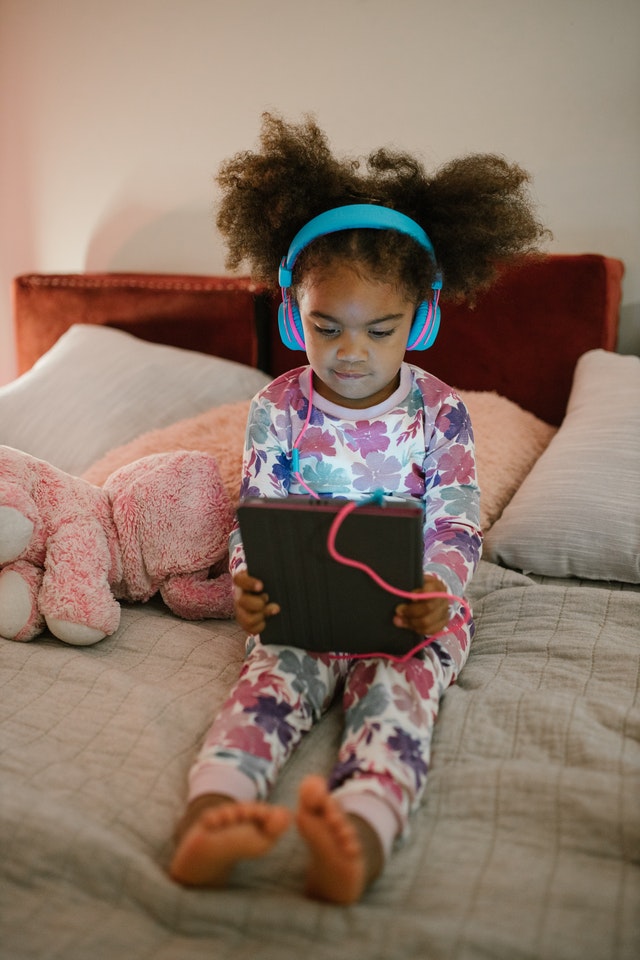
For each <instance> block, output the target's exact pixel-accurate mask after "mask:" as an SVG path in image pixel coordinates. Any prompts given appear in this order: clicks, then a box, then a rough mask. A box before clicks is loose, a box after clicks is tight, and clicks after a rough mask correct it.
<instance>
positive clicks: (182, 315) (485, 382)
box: [14, 254, 624, 424]
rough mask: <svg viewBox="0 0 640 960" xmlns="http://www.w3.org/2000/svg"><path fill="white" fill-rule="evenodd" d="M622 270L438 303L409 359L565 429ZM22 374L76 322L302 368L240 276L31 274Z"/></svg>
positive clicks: (517, 279)
mask: <svg viewBox="0 0 640 960" xmlns="http://www.w3.org/2000/svg"><path fill="white" fill-rule="evenodd" d="M623 272H624V267H623V264H622V262H621V261H619V260H614V259H611V258H608V257H603V256H600V255H597V254H583V255H575V256H574V255H553V256H547V257H543V258H541V259H535V260H531V261H529V262H527V263H525V264H524V265H522V266H520V267H518V268H511V269H509V270H507V271H505V272H504V273H503V275H502V276H501V278H500V280H499V281H498V282H497V283H496V284H495V285H494V286H493V287H492V288H491V290H489V291H488V292H487V293H485V294H484V295H483V296H482V297H480V298H479V300H478V302H477V304H476V307H475V309H473V310H470V309H469V308H468V307H464V306H460V305H454V304H449V303H446V301H444V302H443V304H442V324H441V327H440V333H439V335H438V339H437V341H436V343H435V345H434V346H433V347H432V348H431V349H430V350H428V351H426V352H419V353H411V354H408V359H410V360H411V362H413V363H417V364H418V365H420V366H423V367H425V368H427V369H429V370H430V371H432V372H433V373H435V374H436V375H437V376H439V377H441V378H442V379H443V380H445V381H446V382H447V383H450V384H452V385H453V386H455V387H457V388H459V389H465V390H495V391H497V392H498V393H500V394H502V395H503V396H506V397H509V399H511V400H514V401H515V402H516V403H518V404H519V405H520V406H522V407H524V408H525V409H526V410H531V411H532V412H533V413H535V414H536V415H537V416H539V417H541V418H542V419H544V420H546V421H547V422H549V423H554V424H558V423H560V421H561V420H562V417H563V415H564V411H565V408H566V403H567V398H568V396H569V391H570V389H571V380H572V376H573V370H574V367H575V364H576V361H577V359H578V357H579V356H581V354H583V353H584V352H585V351H586V350H590V349H593V348H595V347H601V348H603V349H605V350H614V349H615V346H616V340H617V331H618V309H619V305H620V300H621V295H622V289H621V281H622V275H623ZM14 306H15V312H14V316H15V331H16V341H17V346H18V362H19V369H20V371H21V372H22V371H24V370H27V369H28V368H29V367H30V366H31V365H32V364H33V363H34V362H35V360H36V359H37V358H38V357H39V356H40V355H41V354H42V353H44V352H45V351H46V350H48V349H49V347H51V346H52V345H53V343H55V341H56V340H57V339H58V337H59V336H60V335H61V334H62V333H63V332H64V331H65V330H66V329H67V328H68V327H69V326H71V324H72V323H96V324H107V325H110V326H114V327H119V328H120V329H124V330H129V331H130V332H132V333H135V334H136V335H137V336H140V337H142V338H144V339H148V340H152V341H155V342H160V343H169V344H172V345H174V346H181V347H187V348H189V349H193V350H201V351H203V352H205V353H213V354H217V355H219V356H224V357H228V358H230V359H233V360H237V361H239V362H242V363H248V364H251V365H253V366H261V367H262V368H263V369H265V370H267V371H268V372H269V373H271V374H273V375H274V376H275V375H277V374H278V373H281V372H282V371H284V370H287V369H289V368H290V367H292V366H297V365H298V364H300V363H304V361H305V358H304V354H302V353H297V352H292V351H290V350H287V349H286V347H284V346H283V345H282V343H281V342H280V339H279V337H278V334H277V318H276V314H277V303H276V302H275V301H274V300H273V299H271V298H269V297H268V296H266V295H265V294H264V292H263V291H262V290H261V289H260V288H259V287H258V286H257V285H256V284H254V283H252V282H251V281H250V280H248V279H247V278H231V277H198V276H185V275H169V274H144V273H138V274H135V273H134V274H67V275H53V274H30V275H26V276H21V277H17V278H16V280H15V283H14Z"/></svg>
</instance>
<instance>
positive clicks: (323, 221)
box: [278, 203, 442, 350]
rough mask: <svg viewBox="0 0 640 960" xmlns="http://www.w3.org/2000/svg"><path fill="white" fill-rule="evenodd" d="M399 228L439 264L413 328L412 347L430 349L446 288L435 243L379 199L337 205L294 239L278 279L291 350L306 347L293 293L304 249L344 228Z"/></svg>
mask: <svg viewBox="0 0 640 960" xmlns="http://www.w3.org/2000/svg"><path fill="white" fill-rule="evenodd" d="M360 229H371V230H396V231H397V232H398V233H404V234H406V235H407V236H409V237H411V238H412V239H413V240H415V241H416V242H417V243H419V244H420V246H421V247H423V248H424V249H425V250H426V251H427V252H428V254H429V256H430V257H431V259H432V260H433V262H434V264H435V265H436V276H435V279H434V281H433V283H432V284H431V289H432V290H433V297H432V299H431V300H430V301H427V300H423V301H422V302H421V303H419V304H418V306H417V308H416V312H415V316H414V319H413V323H412V325H411V330H410V331H409V340H408V342H407V349H408V350H426V349H427V348H428V347H430V346H431V344H432V343H433V341H434V340H435V338H436V335H437V333H438V328H439V326H440V307H439V306H438V298H439V296H440V291H441V289H442V277H441V275H440V271H439V270H438V269H437V262H436V257H435V252H434V249H433V244H432V243H431V240H430V239H429V237H428V236H427V234H426V233H425V232H424V230H423V229H422V227H421V226H420V225H419V224H418V223H416V222H415V220H412V219H411V217H407V216H406V215H405V214H404V213H400V212H399V211H398V210H392V209H391V208H390V207H381V206H378V205H377V204H375V203H353V204H350V205H347V206H345V207H334V209H333V210H326V211H325V212H324V213H321V214H320V215H319V216H317V217H314V218H313V220H309V222H308V223H305V225H304V227H302V229H301V230H298V232H297V233H296V235H295V237H294V238H293V240H292V241H291V244H290V246H289V250H288V252H287V255H286V257H283V258H282V263H281V264H280V269H279V272H278V280H279V282H280V287H281V290H282V303H281V304H280V309H279V311H278V329H279V330H280V336H281V337H282V341H283V343H284V344H285V345H286V346H287V347H288V348H289V349H290V350H304V349H305V345H304V332H303V329H302V319H301V317H300V311H299V310H298V307H297V304H296V303H295V301H294V298H293V297H292V296H291V293H290V288H291V284H292V282H293V281H292V276H293V267H294V264H295V262H296V260H297V258H298V256H299V254H300V252H301V251H302V250H304V248H305V247H306V246H308V245H309V244H310V243H312V241H313V240H317V239H318V237H324V236H326V234H328V233H337V232H338V231H340V230H360Z"/></svg>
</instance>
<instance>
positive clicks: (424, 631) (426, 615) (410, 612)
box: [393, 576, 449, 637]
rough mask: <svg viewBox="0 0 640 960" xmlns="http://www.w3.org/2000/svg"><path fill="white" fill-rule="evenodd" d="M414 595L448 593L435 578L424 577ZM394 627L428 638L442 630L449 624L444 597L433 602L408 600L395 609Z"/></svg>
mask: <svg viewBox="0 0 640 960" xmlns="http://www.w3.org/2000/svg"><path fill="white" fill-rule="evenodd" d="M413 592H414V593H448V591H447V588H446V587H445V585H444V584H443V583H442V581H441V580H438V578H437V577H428V576H425V578H424V581H423V583H422V587H420V588H419V589H418V590H414V591H413ZM393 622H394V624H395V626H396V627H405V628H406V629H407V630H415V632H416V633H419V634H420V635H421V636H425V637H430V636H433V634H434V633H438V631H440V630H442V629H444V627H446V625H447V624H448V623H449V601H448V600H446V599H445V598H444V597H443V598H442V599H440V598H439V597H434V599H433V600H410V601H409V602H408V603H401V604H400V605H399V606H397V607H396V615H395V617H394V618H393Z"/></svg>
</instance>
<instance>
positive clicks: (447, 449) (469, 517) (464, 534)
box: [424, 392, 482, 596]
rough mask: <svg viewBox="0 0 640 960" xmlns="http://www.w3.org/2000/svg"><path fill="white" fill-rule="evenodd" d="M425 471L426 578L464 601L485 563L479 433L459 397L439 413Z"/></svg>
mask: <svg viewBox="0 0 640 960" xmlns="http://www.w3.org/2000/svg"><path fill="white" fill-rule="evenodd" d="M424 471H425V527H424V531H425V537H424V570H425V575H431V576H435V577H438V579H440V580H441V581H442V582H443V584H444V585H445V587H446V589H447V591H448V592H450V593H453V594H457V595H458V596H462V595H463V594H464V590H465V588H466V586H467V584H468V582H469V581H470V579H471V577H472V576H473V573H474V572H475V569H476V566H477V564H478V561H479V559H480V554H481V552H482V531H481V529H480V490H479V487H478V480H477V470H476V458H475V447H474V442H473V429H472V426H471V421H470V418H469V414H468V411H467V409H466V407H465V405H464V404H463V403H462V401H461V400H460V398H459V397H458V396H457V394H455V393H454V392H452V393H451V394H450V395H449V396H448V397H447V398H446V401H445V402H444V403H442V404H441V405H440V406H439V409H438V411H437V413H436V416H435V419H434V421H433V430H432V433H431V437H430V438H427V444H426V451H425V460H424Z"/></svg>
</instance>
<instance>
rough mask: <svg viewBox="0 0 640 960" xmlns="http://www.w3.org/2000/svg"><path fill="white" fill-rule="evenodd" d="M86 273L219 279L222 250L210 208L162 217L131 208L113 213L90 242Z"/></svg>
mask: <svg viewBox="0 0 640 960" xmlns="http://www.w3.org/2000/svg"><path fill="white" fill-rule="evenodd" d="M84 269H85V270H86V271H87V272H102V271H112V272H124V273H126V272H132V271H133V272H136V271H143V272H150V273H195V274H218V273H223V272H224V249H223V246H222V242H221V240H220V238H219V237H218V235H217V232H216V226H215V222H214V216H213V212H212V211H211V209H201V208H199V207H185V208H182V209H178V210H171V211H165V212H162V213H159V212H158V211H157V210H151V209H149V208H147V207H142V206H132V205H130V206H127V207H126V208H123V209H122V210H120V211H119V212H117V213H113V212H112V213H111V214H110V215H109V217H108V219H106V220H105V221H104V222H103V223H102V224H100V225H99V226H98V228H97V229H96V231H95V233H94V235H93V237H92V238H91V240H90V242H89V247H88V250H87V256H86V262H85V267H84Z"/></svg>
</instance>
